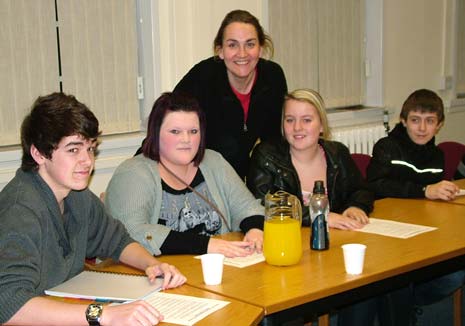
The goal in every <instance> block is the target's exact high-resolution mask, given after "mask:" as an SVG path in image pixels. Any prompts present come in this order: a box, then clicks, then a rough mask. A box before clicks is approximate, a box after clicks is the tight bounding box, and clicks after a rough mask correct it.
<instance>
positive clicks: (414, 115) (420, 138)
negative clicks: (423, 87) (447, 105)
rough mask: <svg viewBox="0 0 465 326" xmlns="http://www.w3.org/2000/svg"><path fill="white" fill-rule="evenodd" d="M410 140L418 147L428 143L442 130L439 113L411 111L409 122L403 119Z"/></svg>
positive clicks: (408, 117)
mask: <svg viewBox="0 0 465 326" xmlns="http://www.w3.org/2000/svg"><path fill="white" fill-rule="evenodd" d="M401 121H402V124H403V125H404V127H405V128H406V129H407V134H408V135H409V137H410V139H411V140H412V141H413V142H414V143H415V144H417V145H425V144H426V143H428V142H429V141H430V140H431V139H432V138H433V137H434V136H435V135H436V134H437V133H438V131H439V129H441V127H442V123H439V120H438V115H437V113H432V112H421V111H410V112H409V113H408V116H407V120H404V119H401Z"/></svg>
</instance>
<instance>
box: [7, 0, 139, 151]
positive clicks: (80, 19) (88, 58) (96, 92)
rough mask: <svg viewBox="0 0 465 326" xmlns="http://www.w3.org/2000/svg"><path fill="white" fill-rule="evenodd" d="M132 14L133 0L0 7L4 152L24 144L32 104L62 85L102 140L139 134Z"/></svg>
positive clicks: (47, 0) (40, 0)
mask: <svg viewBox="0 0 465 326" xmlns="http://www.w3.org/2000/svg"><path fill="white" fill-rule="evenodd" d="M55 3H56V7H55ZM135 10H136V6H135V0H133V1H125V0H114V1H113V0H99V1H94V0H80V1H72V0H56V1H55V0H37V1H29V0H2V1H1V2H0V19H1V20H2V24H1V29H0V35H1V36H0V37H1V39H0V44H1V45H0V46H1V53H2V60H1V72H2V73H1V77H0V78H1V81H2V87H1V88H0V135H1V137H0V146H1V145H13V144H18V143H19V128H20V124H21V122H22V120H23V118H24V116H25V115H26V114H27V113H28V112H29V110H30V106H31V104H32V102H33V101H34V99H35V98H37V96H39V95H46V94H48V93H51V92H54V91H60V83H61V89H62V91H63V92H65V93H67V94H73V95H75V96H76V97H77V98H78V100H80V101H81V102H83V103H85V104H86V105H88V106H89V108H90V109H91V110H92V111H93V112H94V113H95V115H96V116H97V118H98V119H99V121H100V129H101V130H102V131H103V133H104V134H114V133H124V132H131V131H136V130H140V113H139V102H138V99H137V87H136V85H137V83H136V82H137V35H136V12H135ZM57 26H58V28H57ZM57 31H58V32H57ZM58 35H59V36H58ZM58 37H59V39H58ZM60 64H61V76H60V69H59V67H60Z"/></svg>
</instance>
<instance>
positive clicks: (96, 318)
mask: <svg viewBox="0 0 465 326" xmlns="http://www.w3.org/2000/svg"><path fill="white" fill-rule="evenodd" d="M102 312H103V306H102V305H101V304H98V303H91V304H90V305H89V306H88V307H87V309H86V319H87V322H88V323H89V326H100V318H101V317H102Z"/></svg>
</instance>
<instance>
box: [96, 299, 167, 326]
mask: <svg viewBox="0 0 465 326" xmlns="http://www.w3.org/2000/svg"><path fill="white" fill-rule="evenodd" d="M162 320H163V315H162V314H161V313H160V312H159V311H158V310H157V309H155V308H154V307H153V306H152V305H150V304H149V303H147V302H145V301H142V300H137V301H134V302H131V303H125V304H120V305H114V306H112V305H106V306H104V307H103V311H102V317H101V320H100V324H101V325H104V326H106V325H111V326H129V325H131V326H132V325H142V326H151V325H157V324H158V323H159V322H160V321H162Z"/></svg>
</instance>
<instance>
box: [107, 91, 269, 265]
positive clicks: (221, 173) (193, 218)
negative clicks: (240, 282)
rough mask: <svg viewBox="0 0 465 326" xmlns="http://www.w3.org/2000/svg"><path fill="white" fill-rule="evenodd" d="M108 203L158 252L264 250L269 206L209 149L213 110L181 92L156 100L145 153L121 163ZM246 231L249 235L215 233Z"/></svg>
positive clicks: (244, 252) (230, 254)
mask: <svg viewBox="0 0 465 326" xmlns="http://www.w3.org/2000/svg"><path fill="white" fill-rule="evenodd" d="M105 206H106V208H107V209H108V212H109V213H110V214H111V215H112V216H113V217H115V218H117V219H119V220H121V221H122V222H123V223H124V224H125V226H126V228H127V229H128V231H129V234H130V235H131V236H132V237H133V238H134V239H135V240H137V241H138V242H139V243H141V244H142V245H143V246H144V247H145V248H147V250H148V251H149V252H151V253H152V254H154V255H160V254H203V253H207V252H208V253H213V252H216V253H222V254H224V255H226V256H228V257H236V256H247V255H249V254H251V253H253V252H254V251H258V252H260V251H261V249H262V243H263V231H262V229H263V219H264V217H263V214H264V208H263V206H261V205H260V201H259V200H257V199H255V197H254V196H253V195H252V194H251V193H250V191H248V189H247V187H246V186H245V184H244V182H243V181H242V180H241V179H240V178H239V176H238V175H237V173H236V172H235V171H234V169H233V168H232V167H231V166H230V165H229V164H228V162H227V161H226V160H225V159H224V158H223V157H222V156H221V155H220V154H218V153H217V152H215V151H212V150H208V149H207V150H206V149H205V116H204V114H203V112H202V110H201V109H200V106H199V104H198V102H197V101H196V100H195V99H194V98H192V97H191V96H187V95H185V94H181V92H173V93H164V94H162V95H161V96H160V97H159V98H158V99H157V100H156V101H155V104H154V105H153V108H152V112H151V113H150V117H149V121H148V129H147V138H146V140H145V142H144V145H143V147H142V154H141V155H136V156H134V157H132V158H130V159H128V160H126V161H125V162H123V163H122V164H121V165H120V166H118V168H117V169H116V171H115V173H114V174H113V176H112V178H111V180H110V183H109V184H108V188H107V191H106V196H105ZM239 230H240V231H242V232H243V233H244V239H243V241H226V240H222V239H217V238H213V237H210V236H214V235H218V234H221V233H225V232H228V231H239Z"/></svg>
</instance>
